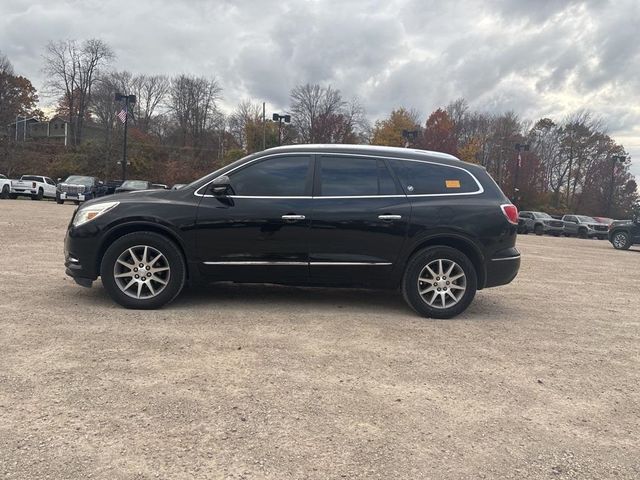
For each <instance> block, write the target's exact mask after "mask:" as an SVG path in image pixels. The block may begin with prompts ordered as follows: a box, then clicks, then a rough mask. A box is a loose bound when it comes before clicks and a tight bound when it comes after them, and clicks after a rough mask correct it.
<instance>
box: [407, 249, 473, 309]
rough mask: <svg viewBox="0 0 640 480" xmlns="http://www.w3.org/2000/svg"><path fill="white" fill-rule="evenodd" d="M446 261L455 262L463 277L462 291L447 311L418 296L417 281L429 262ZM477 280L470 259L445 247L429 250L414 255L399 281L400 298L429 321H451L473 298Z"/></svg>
mask: <svg viewBox="0 0 640 480" xmlns="http://www.w3.org/2000/svg"><path fill="white" fill-rule="evenodd" d="M439 259H441V260H449V261H453V262H455V263H456V264H457V265H458V266H459V267H460V268H461V269H462V272H463V273H464V275H465V278H466V285H465V290H464V293H463V295H462V297H460V299H459V300H458V301H457V303H455V304H454V305H452V306H450V307H447V308H436V307H433V306H431V305H429V304H428V303H427V301H426V300H425V299H424V298H423V297H422V295H420V290H419V286H418V284H419V280H418V279H419V278H420V274H421V273H422V271H423V270H424V269H425V267H426V266H427V265H429V263H431V262H433V261H435V260H439ZM477 288H478V277H477V274H476V269H475V268H474V266H473V263H471V260H469V258H468V257H467V256H466V255H465V254H464V253H462V252H461V251H460V250H456V249H455V248H451V247H445V246H434V247H428V248H425V249H424V250H421V251H419V252H417V253H416V254H415V255H413V256H412V257H411V258H410V259H409V262H408V263H407V267H406V268H405V272H404V276H403V278H402V295H403V297H404V299H405V301H406V302H407V303H408V304H409V306H410V307H411V308H413V309H414V310H415V311H416V312H417V313H418V314H419V315H421V316H423V317H428V318H452V317H455V316H456V315H459V314H460V313H462V312H464V311H465V310H466V309H467V307H468V306H469V304H470V303H471V301H472V300H473V298H474V297H475V295H476V290H477Z"/></svg>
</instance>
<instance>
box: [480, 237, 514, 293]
mask: <svg viewBox="0 0 640 480" xmlns="http://www.w3.org/2000/svg"><path fill="white" fill-rule="evenodd" d="M518 270H520V252H519V251H518V249H517V248H515V247H513V248H508V249H506V250H501V251H500V252H496V254H495V255H494V256H493V258H491V259H490V260H489V262H487V278H486V282H485V285H484V288H491V287H497V286H499V285H506V284H507V283H511V281H512V280H513V279H514V278H516V275H518Z"/></svg>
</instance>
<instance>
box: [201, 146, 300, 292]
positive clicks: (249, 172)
mask: <svg viewBox="0 0 640 480" xmlns="http://www.w3.org/2000/svg"><path fill="white" fill-rule="evenodd" d="M312 167H313V158H312V156H311V155H301V154H281V155H277V156H269V157H265V158H261V159H257V160H255V161H253V162H251V163H249V164H245V165H242V166H240V167H238V168H237V169H235V170H232V171H230V172H227V175H228V176H229V180H230V185H231V188H230V189H229V191H228V193H227V194H226V195H222V196H215V195H213V194H211V193H210V192H209V193H205V194H204V196H203V197H202V200H201V201H200V204H199V206H198V212H197V220H196V228H197V251H198V257H199V259H200V262H201V271H202V273H203V274H205V275H208V276H210V277H213V278H218V279H229V280H235V281H248V282H251V281H255V282H278V283H287V282H296V283H297V282H306V281H308V278H309V266H308V235H309V222H310V214H311V189H312V179H313V168H312Z"/></svg>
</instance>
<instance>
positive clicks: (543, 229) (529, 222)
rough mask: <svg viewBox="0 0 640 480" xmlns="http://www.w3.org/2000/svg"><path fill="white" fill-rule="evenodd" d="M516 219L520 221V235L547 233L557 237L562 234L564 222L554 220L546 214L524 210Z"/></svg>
mask: <svg viewBox="0 0 640 480" xmlns="http://www.w3.org/2000/svg"><path fill="white" fill-rule="evenodd" d="M518 218H519V219H521V220H522V222H520V220H519V221H518V225H519V228H520V233H524V234H527V233H529V232H533V233H535V234H536V235H542V234H544V233H548V234H550V235H554V236H556V237H558V236H560V234H562V233H563V232H564V222H563V221H562V220H556V219H554V218H553V217H552V216H551V215H549V214H548V213H544V212H529V211H526V210H525V211H522V212H520V215H519V217H518Z"/></svg>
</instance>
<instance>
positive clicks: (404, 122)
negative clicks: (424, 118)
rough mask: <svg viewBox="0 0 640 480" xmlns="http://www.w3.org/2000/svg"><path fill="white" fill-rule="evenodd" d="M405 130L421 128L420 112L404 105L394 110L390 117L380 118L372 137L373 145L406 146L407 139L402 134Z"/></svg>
mask: <svg viewBox="0 0 640 480" xmlns="http://www.w3.org/2000/svg"><path fill="white" fill-rule="evenodd" d="M403 130H409V131H413V130H420V127H419V120H418V113H417V112H416V111H414V110H407V109H406V108H404V107H401V108H398V109H397V110H393V111H392V112H391V115H389V118H386V119H385V120H378V121H377V122H376V123H375V125H374V127H373V133H372V138H371V144H372V145H386V146H389V147H404V146H405V143H406V140H405V138H404V137H403V136H402V131H403Z"/></svg>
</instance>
